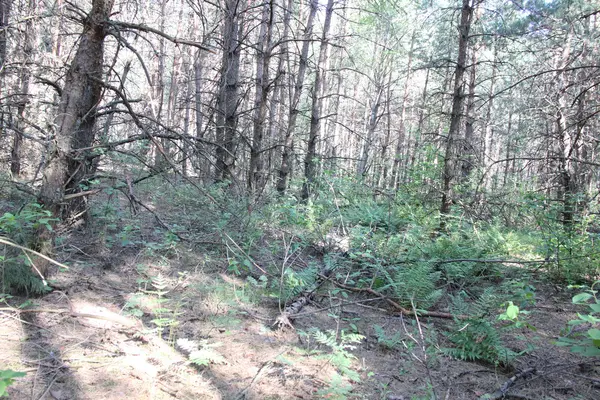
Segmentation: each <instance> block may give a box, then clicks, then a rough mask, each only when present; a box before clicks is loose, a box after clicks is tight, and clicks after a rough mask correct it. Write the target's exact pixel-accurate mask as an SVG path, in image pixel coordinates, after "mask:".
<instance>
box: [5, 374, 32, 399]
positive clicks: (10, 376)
mask: <svg viewBox="0 0 600 400" xmlns="http://www.w3.org/2000/svg"><path fill="white" fill-rule="evenodd" d="M25 375H26V374H25V373H24V372H16V371H13V370H10V369H6V370H1V371H0V397H4V396H5V395H6V388H8V387H9V386H10V385H12V384H13V383H14V382H15V378H21V377H23V376H25Z"/></svg>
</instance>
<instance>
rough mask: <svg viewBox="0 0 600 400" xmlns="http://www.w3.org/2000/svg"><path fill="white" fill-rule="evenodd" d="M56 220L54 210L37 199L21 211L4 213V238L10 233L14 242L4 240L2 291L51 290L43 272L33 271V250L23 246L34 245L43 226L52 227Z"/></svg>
mask: <svg viewBox="0 0 600 400" xmlns="http://www.w3.org/2000/svg"><path fill="white" fill-rule="evenodd" d="M53 221H55V219H53V218H52V213H50V211H48V210H44V209H43V207H42V206H41V205H39V204H36V203H30V204H28V205H26V206H25V207H23V209H22V210H21V211H20V212H18V213H15V214H13V213H4V214H3V215H2V216H0V238H2V237H3V236H6V237H8V238H10V240H8V241H6V242H7V243H8V242H10V243H11V245H8V244H6V243H3V244H0V283H1V290H0V291H1V292H3V293H17V294H19V293H24V294H26V295H32V294H42V293H45V292H47V291H48V290H50V288H49V287H48V285H47V284H46V282H45V281H44V280H42V279H41V277H40V274H39V273H34V272H33V271H34V270H35V265H33V258H32V257H31V256H30V254H29V252H27V251H25V250H23V249H22V248H19V246H23V247H25V248H31V247H34V244H35V238H36V237H37V235H38V234H39V230H40V229H45V230H49V231H51V230H52V225H51V222H53ZM12 243H14V245H12ZM15 245H16V246H15ZM34 250H35V248H34Z"/></svg>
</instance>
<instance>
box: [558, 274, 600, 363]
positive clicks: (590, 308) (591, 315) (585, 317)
mask: <svg viewBox="0 0 600 400" xmlns="http://www.w3.org/2000/svg"><path fill="white" fill-rule="evenodd" d="M598 284H600V281H596V282H594V284H593V285H592V286H591V287H590V288H585V287H584V286H574V287H575V288H578V289H585V291H583V292H582V293H579V294H578V295H576V296H574V297H573V304H580V305H584V306H585V307H586V308H587V313H577V319H574V320H571V321H569V329H568V331H567V332H566V334H565V335H563V336H562V337H560V338H559V339H558V341H557V342H556V344H557V345H559V346H566V347H569V349H570V350H571V351H572V352H574V353H578V354H581V355H584V356H588V357H595V356H600V329H598V327H600V298H598V296H597V295H598V290H596V289H594V287H595V286H596V285H598Z"/></svg>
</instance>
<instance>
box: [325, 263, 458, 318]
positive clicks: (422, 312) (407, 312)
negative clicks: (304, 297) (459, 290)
mask: <svg viewBox="0 0 600 400" xmlns="http://www.w3.org/2000/svg"><path fill="white" fill-rule="evenodd" d="M319 276H320V277H321V278H322V279H326V280H328V281H330V282H331V283H333V284H334V285H335V286H337V287H339V288H341V289H346V290H349V291H351V292H355V293H369V294H371V295H373V296H378V297H379V298H381V300H385V301H386V302H387V303H388V304H389V305H391V306H392V307H394V308H395V309H396V310H397V311H400V312H401V313H402V314H404V315H412V316H414V315H417V313H418V315H420V316H422V317H433V318H447V319H454V318H457V319H467V318H468V316H466V315H453V314H450V313H445V312H439V311H426V310H420V311H413V310H409V309H408V308H404V307H402V306H401V305H400V304H398V303H397V302H396V301H394V300H392V299H390V298H389V297H387V296H384V295H383V294H381V293H379V292H377V291H375V290H373V289H371V288H357V287H354V286H348V285H345V284H343V283H340V282H337V281H334V280H333V279H331V278H328V277H326V276H324V275H321V274H319Z"/></svg>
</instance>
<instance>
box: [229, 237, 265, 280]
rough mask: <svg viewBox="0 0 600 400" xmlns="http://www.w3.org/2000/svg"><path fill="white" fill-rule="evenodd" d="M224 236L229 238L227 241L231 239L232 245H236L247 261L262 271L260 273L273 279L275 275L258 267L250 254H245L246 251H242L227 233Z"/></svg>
mask: <svg viewBox="0 0 600 400" xmlns="http://www.w3.org/2000/svg"><path fill="white" fill-rule="evenodd" d="M223 235H225V237H227V239H229V240H230V241H231V243H233V245H234V246H235V247H236V248H237V249H238V250H239V251H241V252H242V254H243V255H244V256H245V257H246V259H247V260H248V261H250V262H251V263H252V265H254V266H255V267H256V268H257V269H259V270H260V271H261V272H262V273H263V274H265V275H267V276H270V277H273V274H270V273H268V272H267V271H265V269H264V268H262V267H261V266H260V265H258V264H257V263H255V262H254V260H253V259H252V257H250V256H249V255H248V253H246V252H245V251H244V250H243V249H242V248H241V247H240V246H239V245H238V244H237V243H236V241H235V240H233V239H232V238H231V236H229V235H228V234H227V232H223Z"/></svg>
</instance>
